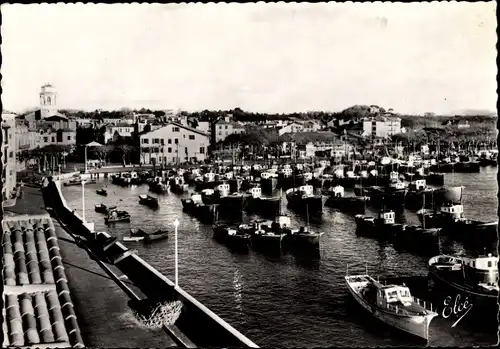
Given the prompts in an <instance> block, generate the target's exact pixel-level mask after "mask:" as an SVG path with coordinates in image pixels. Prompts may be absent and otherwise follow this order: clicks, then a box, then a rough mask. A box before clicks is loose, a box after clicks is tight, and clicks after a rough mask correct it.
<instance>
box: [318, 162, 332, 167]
mask: <svg viewBox="0 0 500 349" xmlns="http://www.w3.org/2000/svg"><path fill="white" fill-rule="evenodd" d="M329 164H330V163H329V162H328V161H327V160H321V161H320V162H319V166H320V167H321V168H325V167H327V166H328V165H329Z"/></svg>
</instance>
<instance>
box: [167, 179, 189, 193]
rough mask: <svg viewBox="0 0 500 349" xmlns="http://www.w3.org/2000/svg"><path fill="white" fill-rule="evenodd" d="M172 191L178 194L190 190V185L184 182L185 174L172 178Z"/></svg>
mask: <svg viewBox="0 0 500 349" xmlns="http://www.w3.org/2000/svg"><path fill="white" fill-rule="evenodd" d="M170 191H171V192H172V193H177V194H182V193H184V192H187V191H188V185H187V184H186V183H185V182H184V177H183V176H176V177H174V178H172V179H171V180H170Z"/></svg>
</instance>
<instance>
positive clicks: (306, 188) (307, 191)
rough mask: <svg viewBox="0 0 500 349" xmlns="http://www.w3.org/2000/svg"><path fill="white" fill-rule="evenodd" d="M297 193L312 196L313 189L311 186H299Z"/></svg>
mask: <svg viewBox="0 0 500 349" xmlns="http://www.w3.org/2000/svg"><path fill="white" fill-rule="evenodd" d="M299 192H301V193H303V194H307V195H313V194H314V187H313V186H312V185H301V186H300V187H299Z"/></svg>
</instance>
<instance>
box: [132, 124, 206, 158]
mask: <svg viewBox="0 0 500 349" xmlns="http://www.w3.org/2000/svg"><path fill="white" fill-rule="evenodd" d="M209 145H210V136H209V134H208V133H205V132H201V131H200V130H197V129H195V128H192V127H189V126H187V125H183V124H180V123H177V122H171V123H169V124H167V125H164V126H162V127H160V128H157V129H156V130H152V131H150V132H147V133H144V134H142V135H141V136H140V149H141V161H142V162H143V163H145V164H152V163H153V162H155V163H156V164H164V165H168V164H178V163H183V162H186V161H204V160H205V159H206V157H207V152H208V147H209Z"/></svg>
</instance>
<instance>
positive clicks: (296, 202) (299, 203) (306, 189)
mask: <svg viewBox="0 0 500 349" xmlns="http://www.w3.org/2000/svg"><path fill="white" fill-rule="evenodd" d="M286 199H287V201H288V204H289V205H290V207H292V208H295V209H297V210H304V211H305V209H306V207H308V208H309V211H310V212H314V213H322V212H323V204H324V199H323V196H322V195H315V194H314V188H313V186H312V185H302V186H300V187H298V188H292V189H288V190H287V191H286Z"/></svg>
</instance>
